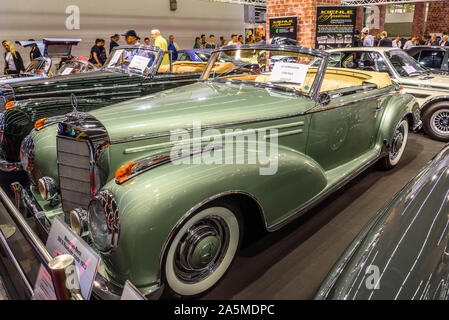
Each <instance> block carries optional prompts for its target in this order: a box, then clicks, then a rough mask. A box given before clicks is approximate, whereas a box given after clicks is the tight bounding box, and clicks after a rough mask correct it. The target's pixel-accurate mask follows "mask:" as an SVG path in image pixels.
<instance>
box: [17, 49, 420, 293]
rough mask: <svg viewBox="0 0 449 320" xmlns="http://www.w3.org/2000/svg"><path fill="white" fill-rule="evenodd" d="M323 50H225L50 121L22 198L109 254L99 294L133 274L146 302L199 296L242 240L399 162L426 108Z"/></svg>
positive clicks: (35, 145)
mask: <svg viewBox="0 0 449 320" xmlns="http://www.w3.org/2000/svg"><path fill="white" fill-rule="evenodd" d="M328 56H329V54H328V53H326V52H322V51H318V50H314V49H309V48H303V47H296V46H273V45H263V46H228V47H224V48H221V49H220V50H218V51H215V52H214V53H213V54H212V56H211V58H210V60H209V62H208V64H207V66H206V68H205V70H204V73H203V75H202V78H201V80H200V81H199V82H198V83H195V84H191V85H188V86H184V87H179V88H175V89H170V90H168V91H163V92H159V93H156V94H153V95H150V96H146V97H141V98H137V99H134V100H129V101H126V102H121V103H118V104H115V105H111V106H108V107H104V108H101V109H98V110H95V111H92V112H90V113H81V112H78V111H76V110H74V111H73V112H72V113H70V114H67V115H66V117H65V119H63V120H62V121H60V122H59V123H54V122H52V121H48V123H47V124H46V125H45V126H43V127H42V128H39V129H35V130H33V131H32V133H31V135H29V136H28V137H27V138H26V139H25V141H24V143H22V147H21V162H22V164H23V165H24V168H25V169H26V170H27V172H28V174H29V177H30V179H31V181H32V185H31V186H30V187H26V186H24V187H23V189H21V190H20V188H16V195H17V197H18V199H17V203H19V204H20V203H23V204H24V207H25V208H28V211H29V212H30V214H31V215H32V216H34V217H35V218H36V221H37V222H38V224H39V225H40V226H41V227H42V229H43V230H44V231H45V230H46V231H48V229H49V228H50V227H51V223H52V221H53V219H54V217H55V216H59V217H61V218H62V219H64V220H65V221H66V223H68V224H71V226H72V229H73V230H74V231H75V232H77V233H78V234H80V235H81V236H82V237H83V239H85V240H86V241H88V242H89V243H90V244H91V245H92V246H93V247H94V248H95V249H96V250H98V252H100V254H101V259H102V261H101V262H102V263H101V266H100V270H99V274H98V276H97V281H96V283H95V287H94V293H96V294H97V295H99V296H101V297H103V298H114V297H117V296H119V295H120V293H121V290H122V287H123V284H124V283H125V281H126V280H129V281H131V282H132V283H133V284H134V285H135V286H136V287H137V288H138V289H139V290H140V291H141V292H142V294H144V295H147V296H149V297H156V296H158V295H159V294H161V292H164V295H169V296H183V297H192V296H197V295H201V294H204V293H205V292H206V291H208V290H210V289H211V288H212V287H214V286H215V285H216V284H217V283H218V282H219V280H220V279H222V278H223V276H224V275H225V273H226V271H227V270H228V269H229V268H230V266H231V264H232V262H233V260H234V258H235V256H236V255H237V253H238V250H239V247H240V245H241V243H242V241H243V239H244V237H245V236H246V235H248V234H250V233H252V232H253V231H255V230H256V229H257V230H260V231H264V230H266V231H274V230H277V229H279V228H281V227H282V226H284V225H285V224H286V223H288V222H289V221H291V220H292V219H294V218H296V217H298V216H300V215H301V214H303V213H304V212H305V211H307V210H308V209H310V208H311V207H313V206H315V205H316V204H318V203H319V202H320V201H321V200H323V199H325V198H326V197H327V196H328V195H329V194H330V193H331V192H334V191H335V190H337V189H339V188H340V187H342V186H343V185H344V184H345V183H347V182H348V181H349V180H351V179H352V178H354V177H355V176H356V175H357V174H359V173H360V172H362V171H363V170H364V169H366V168H368V167H369V166H371V165H373V164H374V163H376V162H378V163H379V164H380V166H381V167H383V168H385V169H390V168H393V167H395V166H396V165H397V164H398V162H399V160H400V159H401V156H402V154H403V151H404V149H405V146H406V143H407V137H408V132H409V130H412V129H416V128H419V126H420V118H419V108H418V103H417V102H416V100H415V99H414V98H413V97H412V96H410V95H406V94H402V93H401V91H400V90H399V89H398V88H397V87H395V86H394V85H393V84H392V82H391V80H390V78H389V76H388V75H387V74H386V73H378V72H370V71H361V70H349V69H344V68H330V67H329V68H328V67H327V64H328ZM50 120H51V119H50ZM16 186H17V184H16ZM20 198H21V199H20ZM163 288H164V290H162V289H163Z"/></svg>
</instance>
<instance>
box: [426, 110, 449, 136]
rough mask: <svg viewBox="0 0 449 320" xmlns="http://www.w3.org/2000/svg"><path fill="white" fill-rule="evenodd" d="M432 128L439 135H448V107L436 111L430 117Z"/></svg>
mask: <svg viewBox="0 0 449 320" xmlns="http://www.w3.org/2000/svg"><path fill="white" fill-rule="evenodd" d="M430 125H431V127H432V130H433V131H435V132H436V133H438V134H440V135H449V109H441V110H438V111H436V112H435V113H434V114H433V115H432V117H431V119H430Z"/></svg>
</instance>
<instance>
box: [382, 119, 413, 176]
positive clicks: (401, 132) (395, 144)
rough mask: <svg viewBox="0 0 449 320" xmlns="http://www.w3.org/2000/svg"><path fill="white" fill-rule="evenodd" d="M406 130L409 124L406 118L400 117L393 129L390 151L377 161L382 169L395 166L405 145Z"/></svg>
mask: <svg viewBox="0 0 449 320" xmlns="http://www.w3.org/2000/svg"><path fill="white" fill-rule="evenodd" d="M408 130H409V126H408V121H407V119H402V120H401V122H399V123H398V125H397V126H396V129H395V131H394V136H393V140H392V142H391V148H390V152H389V153H388V155H387V156H385V157H384V158H382V159H381V160H380V162H379V163H380V166H381V168H382V169H384V170H390V169H392V168H394V167H396V165H397V164H398V163H399V160H401V158H402V155H403V153H404V150H405V146H406V145H407V139H408Z"/></svg>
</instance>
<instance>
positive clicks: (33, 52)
mask: <svg viewBox="0 0 449 320" xmlns="http://www.w3.org/2000/svg"><path fill="white" fill-rule="evenodd" d="M28 41H35V40H34V39H30V40H28ZM39 57H42V55H41V51H40V50H39V48H38V47H37V45H36V44H33V45H32V46H31V51H30V61H33V60H34V59H37V58H39Z"/></svg>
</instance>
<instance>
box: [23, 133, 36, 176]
mask: <svg viewBox="0 0 449 320" xmlns="http://www.w3.org/2000/svg"><path fill="white" fill-rule="evenodd" d="M20 161H21V162H22V167H23V169H24V170H25V171H26V172H28V173H31V171H32V170H33V165H34V140H33V138H32V137H31V136H26V137H25V139H23V141H22V144H21V145H20Z"/></svg>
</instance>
